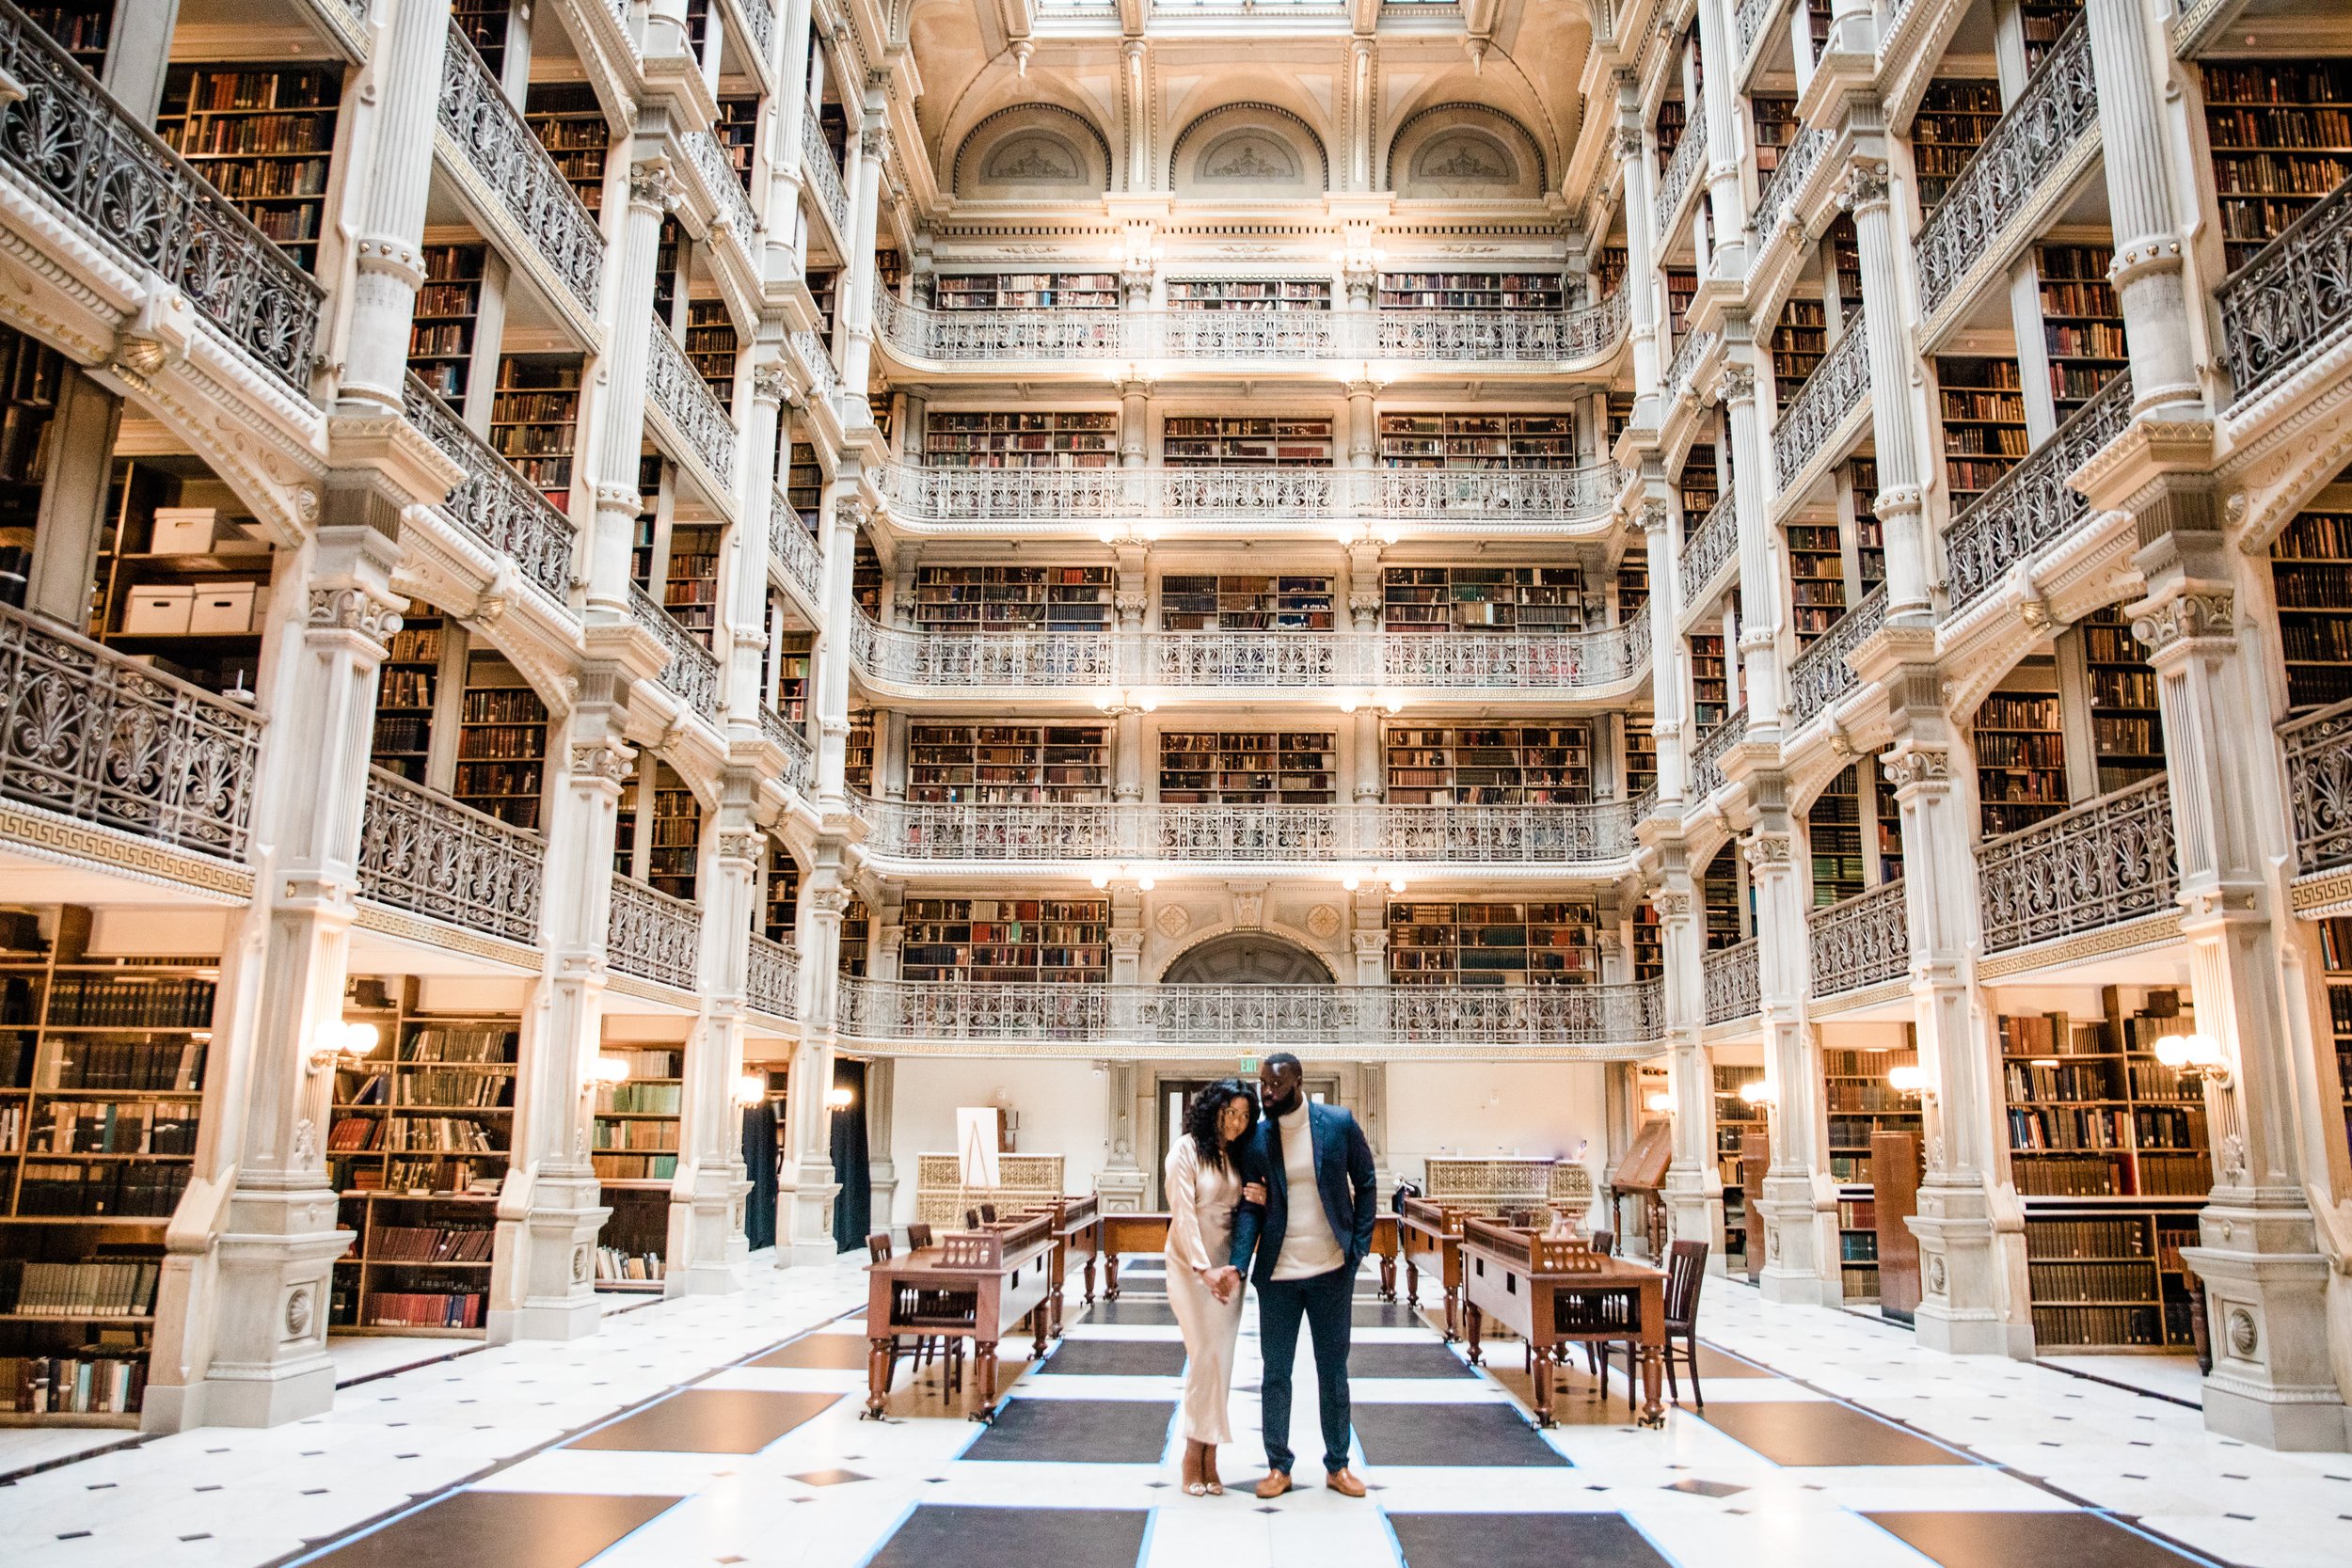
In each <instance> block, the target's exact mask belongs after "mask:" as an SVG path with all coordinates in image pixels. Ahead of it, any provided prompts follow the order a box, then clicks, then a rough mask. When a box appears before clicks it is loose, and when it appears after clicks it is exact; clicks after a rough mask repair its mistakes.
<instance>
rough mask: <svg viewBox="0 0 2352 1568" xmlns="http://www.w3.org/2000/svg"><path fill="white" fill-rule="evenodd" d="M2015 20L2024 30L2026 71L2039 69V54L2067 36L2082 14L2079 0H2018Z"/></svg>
mask: <svg viewBox="0 0 2352 1568" xmlns="http://www.w3.org/2000/svg"><path fill="white" fill-rule="evenodd" d="M2017 10H2018V20H2019V21H2021V22H2022V23H2023V24H2025V30H2026V74H2027V75H2028V76H2030V75H2032V74H2033V72H2035V71H2039V70H2041V69H2042V58H2043V57H2044V56H2045V55H2048V54H2049V53H2050V50H2051V48H2052V47H2053V46H2054V45H2056V44H2057V42H2058V40H2060V39H2062V38H2064V37H2065V36H2066V29H2067V28H2069V27H2071V26H2073V25H2074V19H2075V18H2076V17H2078V16H2080V15H2082V11H2083V5H2082V0H2019V5H2018V7H2017Z"/></svg>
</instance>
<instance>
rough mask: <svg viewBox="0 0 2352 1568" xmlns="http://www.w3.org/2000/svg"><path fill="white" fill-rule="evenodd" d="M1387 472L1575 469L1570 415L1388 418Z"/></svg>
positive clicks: (1383, 428) (1384, 430)
mask: <svg viewBox="0 0 2352 1568" xmlns="http://www.w3.org/2000/svg"><path fill="white" fill-rule="evenodd" d="M1379 439H1380V466H1381V467H1384V468H1457V469H1458V468H1471V469H1477V468H1573V467H1576V463H1577V458H1576V421H1575V420H1574V419H1572V418H1571V417H1570V416H1568V415H1566V414H1527V413H1505V414H1383V415H1381V416H1380V436H1379Z"/></svg>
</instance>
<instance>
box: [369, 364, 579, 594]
mask: <svg viewBox="0 0 2352 1568" xmlns="http://www.w3.org/2000/svg"><path fill="white" fill-rule="evenodd" d="M403 402H404V406H405V408H406V411H407V414H408V422H409V423H410V424H413V425H415V426H416V427H417V428H418V429H419V430H421V431H423V432H424V434H425V438H426V439H427V440H430V441H431V442H432V443H433V444H434V445H435V446H436V447H438V448H439V449H440V451H441V455H442V456H444V457H446V458H448V459H449V460H450V461H451V462H453V463H454V464H456V465H457V466H458V467H461V468H463V469H464V470H465V471H466V477H465V478H464V479H462V480H459V481H458V482H457V488H455V489H454V490H452V491H451V492H450V493H449V499H447V500H445V501H443V502H442V503H441V510H442V511H443V512H444V513H446V514H448V515H449V518H450V520H451V521H452V522H453V523H455V524H456V525H457V526H458V527H460V528H462V529H464V530H465V531H467V532H469V533H470V534H472V535H473V536H474V537H475V538H476V539H479V540H481V541H482V543H483V544H485V545H486V546H489V547H490V548H491V549H492V550H493V551H495V552H496V553H497V554H500V555H502V556H505V557H507V558H509V559H510V560H512V561H513V562H515V565H516V568H517V569H518V570H520V571H521V573H522V575H523V576H524V577H525V578H528V579H530V580H531V581H532V582H533V583H536V584H537V585H538V586H539V587H541V588H544V589H545V590H547V593H548V597H550V598H552V599H553V600H555V602H556V603H558V604H563V603H564V601H565V596H566V595H567V594H570V592H571V587H572V560H573V555H572V551H573V546H574V544H575V535H574V531H573V528H572V520H571V519H570V518H569V517H566V516H564V514H562V513H561V512H558V511H557V510H556V509H555V508H554V507H553V506H551V505H549V504H548V499H547V497H545V496H543V495H541V494H540V493H539V490H538V487H537V486H535V485H533V484H532V483H531V482H530V481H529V480H527V479H525V478H523V476H522V475H520V474H518V473H516V471H515V465H513V464H512V463H509V462H508V461H507V460H506V459H505V458H504V457H501V455H499V452H498V451H497V449H496V448H494V447H492V446H491V445H490V444H489V443H488V442H487V441H485V440H484V439H483V438H482V437H481V436H476V435H475V434H474V433H473V432H472V431H471V430H469V429H468V428H467V425H466V422H465V421H464V420H460V419H459V418H458V417H457V416H456V415H455V414H453V413H452V412H451V411H450V408H449V405H448V404H444V403H443V402H442V401H441V400H440V399H439V398H437V397H436V396H434V395H433V390H432V388H429V387H427V386H426V385H425V384H424V383H423V382H422V381H421V380H419V379H418V378H417V377H416V375H415V374H414V373H411V374H410V375H409V377H408V385H407V389H406V392H405V397H404V400H403Z"/></svg>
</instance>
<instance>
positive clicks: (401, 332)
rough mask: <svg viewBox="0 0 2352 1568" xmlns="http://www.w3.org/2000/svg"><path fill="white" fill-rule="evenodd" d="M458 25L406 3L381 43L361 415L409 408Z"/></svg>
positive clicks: (358, 356)
mask: <svg viewBox="0 0 2352 1568" xmlns="http://www.w3.org/2000/svg"><path fill="white" fill-rule="evenodd" d="M132 9H136V8H135V7H134V8H132ZM451 26H452V24H451V22H450V19H449V15H448V12H447V9H446V8H442V7H438V6H430V5H417V4H408V5H403V6H401V7H400V8H398V9H397V10H396V11H394V12H393V15H392V24H391V26H390V28H389V30H388V31H387V32H386V34H385V36H384V38H383V40H382V41H381V42H380V43H379V44H378V45H377V55H376V65H375V91H374V100H375V122H374V128H373V129H374V140H373V145H372V147H371V149H370V152H369V157H368V162H367V178H366V181H365V182H364V183H363V184H362V186H361V196H360V214H359V233H358V239H357V241H356V242H355V243H354V245H352V256H353V258H354V267H355V271H354V274H353V277H352V285H351V326H350V337H349V339H348V340H347V341H346V343H345V346H344V350H343V361H344V364H343V374H342V383H341V386H340V388H339V394H338V395H339V401H340V402H341V403H342V405H343V406H344V407H346V408H350V409H353V410H355V411H356V410H358V409H361V408H373V409H379V410H385V411H389V412H391V413H395V414H396V413H398V412H399V411H400V408H401V404H402V390H403V388H404V387H405V383H406V381H407V376H408V328H409V323H410V320H411V318H413V317H414V316H415V314H416V310H417V291H418V290H419V289H420V288H421V287H423V284H424V249H423V246H424V204H425V197H426V194H427V191H428V189H429V187H430V186H431V184H432V181H433V131H434V121H435V118H436V116H437V114H438V113H439V110H440V103H441V71H442V58H443V54H444V51H445V46H446V45H447V44H448V42H449V35H450V28H451Z"/></svg>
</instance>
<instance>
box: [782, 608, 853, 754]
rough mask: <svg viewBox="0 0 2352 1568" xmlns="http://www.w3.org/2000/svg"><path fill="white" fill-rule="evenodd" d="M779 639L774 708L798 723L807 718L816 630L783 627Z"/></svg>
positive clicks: (815, 653) (814, 655) (815, 652)
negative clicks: (785, 629) (779, 648)
mask: <svg viewBox="0 0 2352 1568" xmlns="http://www.w3.org/2000/svg"><path fill="white" fill-rule="evenodd" d="M781 641H782V643H783V649H784V657H783V658H782V660H781V667H780V668H779V669H778V670H777V671H776V687H775V690H776V711H777V712H778V713H779V714H782V715H783V716H784V717H785V718H786V719H788V720H790V721H792V722H793V723H794V724H801V723H803V722H805V721H807V719H808V698H809V691H810V689H811V688H810V686H809V674H810V671H811V668H812V664H811V661H812V660H814V659H815V657H816V656H817V634H816V633H815V632H813V631H787V632H786V633H785V634H784V635H783V637H782V639H781ZM867 744H868V745H869V746H870V745H871V744H872V742H871V741H870V740H869V741H868V742H867Z"/></svg>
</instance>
